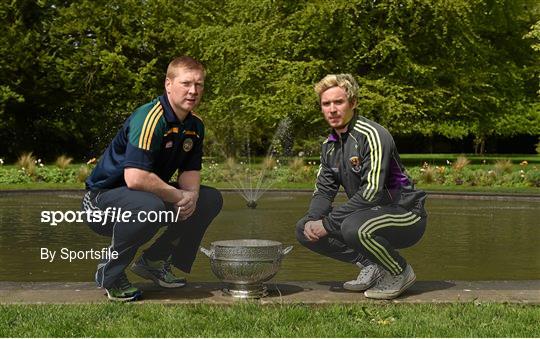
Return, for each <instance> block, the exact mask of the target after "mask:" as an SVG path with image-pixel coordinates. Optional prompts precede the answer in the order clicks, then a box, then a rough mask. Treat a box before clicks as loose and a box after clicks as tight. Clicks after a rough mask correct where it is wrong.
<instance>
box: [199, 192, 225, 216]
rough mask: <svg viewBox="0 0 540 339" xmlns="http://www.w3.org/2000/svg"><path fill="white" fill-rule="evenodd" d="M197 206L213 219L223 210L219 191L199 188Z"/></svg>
mask: <svg viewBox="0 0 540 339" xmlns="http://www.w3.org/2000/svg"><path fill="white" fill-rule="evenodd" d="M197 206H198V207H199V208H201V209H202V210H203V211H204V213H205V214H210V215H212V216H214V217H215V216H216V215H218V214H219V212H220V211H221V209H222V208H223V196H222V195H221V192H220V191H218V190H217V189H215V188H213V187H209V186H201V190H200V192H199V200H198V201H197Z"/></svg>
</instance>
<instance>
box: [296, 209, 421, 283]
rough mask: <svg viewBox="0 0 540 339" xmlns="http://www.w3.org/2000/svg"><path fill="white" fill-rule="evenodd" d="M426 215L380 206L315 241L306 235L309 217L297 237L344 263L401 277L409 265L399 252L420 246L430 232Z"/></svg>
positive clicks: (300, 224)
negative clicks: (372, 266) (373, 266)
mask: <svg viewBox="0 0 540 339" xmlns="http://www.w3.org/2000/svg"><path fill="white" fill-rule="evenodd" d="M426 219H427V217H425V216H420V215H417V214H415V213H413V212H410V211H407V210H406V209H404V208H403V207H401V206H398V205H385V206H376V207H373V208H370V209H363V210H358V211H356V212H354V213H352V214H351V215H349V216H348V217H347V218H345V220H344V221H343V223H342V224H341V229H340V231H339V232H337V233H335V234H334V233H332V234H330V235H328V236H326V237H324V238H321V239H319V240H318V241H315V242H311V241H309V240H308V239H307V238H306V237H305V235H304V225H305V223H306V222H307V220H308V218H307V216H305V217H304V218H302V219H300V220H299V221H298V223H297V225H296V238H297V239H298V241H299V242H300V243H301V244H302V245H303V246H305V247H307V248H308V249H310V250H312V251H314V252H316V253H319V254H322V255H324V256H327V257H330V258H334V259H337V260H340V261H344V262H350V263H356V262H360V263H361V264H363V265H364V266H366V265H369V264H370V263H377V264H379V265H380V266H382V267H383V268H385V269H386V270H387V271H389V272H390V273H392V274H394V275H397V274H400V273H401V272H402V271H403V270H404V269H405V267H406V266H407V262H406V261H405V258H403V257H402V256H401V255H400V254H399V252H398V251H397V249H400V248H406V247H410V246H412V245H414V244H416V243H417V242H418V241H419V240H420V238H421V237H422V235H423V234H424V231H425V229H426Z"/></svg>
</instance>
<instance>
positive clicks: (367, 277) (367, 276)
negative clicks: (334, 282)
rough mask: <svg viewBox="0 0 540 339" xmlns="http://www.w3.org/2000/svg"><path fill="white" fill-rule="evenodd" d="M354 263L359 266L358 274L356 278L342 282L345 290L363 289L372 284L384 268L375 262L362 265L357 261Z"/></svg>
mask: <svg viewBox="0 0 540 339" xmlns="http://www.w3.org/2000/svg"><path fill="white" fill-rule="evenodd" d="M356 265H357V266H358V267H359V268H360V274H358V277H357V278H356V280H350V281H347V282H346V283H344V284H343V288H344V289H346V290H349V291H365V290H367V289H368V288H370V287H371V286H373V285H374V284H375V283H376V282H377V280H378V279H379V278H380V277H381V276H382V275H383V273H384V269H383V268H382V267H380V266H379V265H377V264H371V265H368V266H363V265H362V264H360V263H358V262H357V263H356Z"/></svg>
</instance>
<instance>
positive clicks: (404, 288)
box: [364, 275, 416, 300]
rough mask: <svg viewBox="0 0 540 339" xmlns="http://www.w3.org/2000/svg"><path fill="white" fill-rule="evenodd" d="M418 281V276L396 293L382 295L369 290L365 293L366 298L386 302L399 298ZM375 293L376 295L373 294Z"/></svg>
mask: <svg viewBox="0 0 540 339" xmlns="http://www.w3.org/2000/svg"><path fill="white" fill-rule="evenodd" d="M415 281H416V275H415V276H413V277H412V279H411V280H409V281H407V283H405V285H403V287H401V289H400V290H399V291H396V292H393V293H382V292H373V291H371V293H370V291H369V290H367V291H365V292H364V296H365V297H366V298H370V299H385V300H388V299H395V298H397V297H399V296H400V295H401V294H402V293H403V292H405V290H407V289H408V288H409V287H411V286H412V285H413V284H414V282H415ZM372 293H374V294H372Z"/></svg>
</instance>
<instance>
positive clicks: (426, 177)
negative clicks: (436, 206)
mask: <svg viewBox="0 0 540 339" xmlns="http://www.w3.org/2000/svg"><path fill="white" fill-rule="evenodd" d="M420 172H421V174H420V178H421V179H422V181H423V182H424V183H426V184H432V183H434V182H435V175H436V171H435V169H434V168H433V167H431V166H429V165H427V166H426V165H424V167H423V168H422V169H421V170H420Z"/></svg>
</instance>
